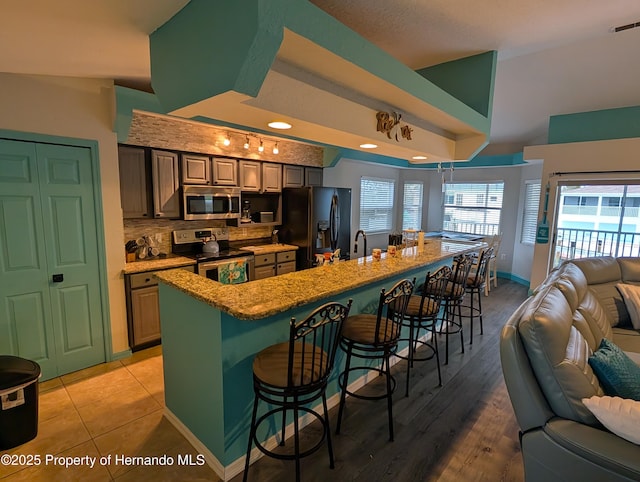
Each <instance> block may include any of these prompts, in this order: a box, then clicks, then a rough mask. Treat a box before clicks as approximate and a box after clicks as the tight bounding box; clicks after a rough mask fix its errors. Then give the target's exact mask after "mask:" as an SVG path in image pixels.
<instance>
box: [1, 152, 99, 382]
mask: <svg viewBox="0 0 640 482" xmlns="http://www.w3.org/2000/svg"><path fill="white" fill-rule="evenodd" d="M93 186H94V179H93V172H92V162H91V152H90V150H89V149H87V148H83V147H71V146H59V145H51V144H34V143H29V142H20V141H0V230H1V231H0V270H1V271H0V290H1V292H2V294H1V295H0V350H1V351H2V353H9V354H14V355H18V356H22V357H25V358H30V359H33V360H35V361H37V362H38V363H40V365H41V366H42V369H43V378H44V379H46V378H51V377H53V376H57V375H61V374H64V373H68V372H71V371H74V370H78V369H80V368H84V367H87V366H91V365H95V364H97V363H100V362H103V361H105V350H104V328H103V324H102V306H101V299H100V276H99V268H98V248H97V233H96V221H95V205H94V192H93V189H94V188H93ZM5 335H6V336H5Z"/></svg>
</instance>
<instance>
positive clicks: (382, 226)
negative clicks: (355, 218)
mask: <svg viewBox="0 0 640 482" xmlns="http://www.w3.org/2000/svg"><path fill="white" fill-rule="evenodd" d="M394 191H395V181H393V180H392V179H376V178H371V177H362V178H361V179H360V229H362V230H363V231H366V232H367V233H376V232H378V233H379V232H385V231H391V230H392V228H393V199H394Z"/></svg>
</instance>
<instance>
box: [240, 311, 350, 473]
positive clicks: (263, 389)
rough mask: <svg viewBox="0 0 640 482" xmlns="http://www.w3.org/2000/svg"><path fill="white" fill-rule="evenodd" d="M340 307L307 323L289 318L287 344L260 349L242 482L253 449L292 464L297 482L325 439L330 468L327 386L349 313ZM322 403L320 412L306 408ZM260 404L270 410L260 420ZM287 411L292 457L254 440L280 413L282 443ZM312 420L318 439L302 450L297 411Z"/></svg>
mask: <svg viewBox="0 0 640 482" xmlns="http://www.w3.org/2000/svg"><path fill="white" fill-rule="evenodd" d="M351 302H352V300H349V302H348V304H347V306H344V305H342V304H340V303H327V304H325V305H323V306H321V307H319V308H317V309H315V310H314V311H313V312H312V313H311V314H310V315H309V316H308V317H307V318H306V319H304V320H302V321H300V322H296V321H295V319H294V318H291V323H290V329H289V341H286V342H283V343H278V344H276V345H272V346H270V347H267V348H265V349H264V350H262V351H260V352H259V353H258V354H257V355H256V356H255V358H254V360H253V390H254V393H255V397H254V402H253V413H252V415H251V428H250V432H249V444H248V447H247V457H246V461H245V466H244V476H243V479H242V480H243V481H245V482H246V480H247V476H248V474H249V464H250V458H251V448H252V445H253V444H255V445H256V447H257V448H258V449H259V450H260V451H261V452H262V453H263V454H265V455H268V456H270V457H274V458H277V459H284V460H295V462H296V481H299V480H300V459H301V458H302V457H306V456H307V455H310V454H312V453H313V452H315V451H316V450H318V449H319V448H320V447H321V446H322V444H323V442H324V440H325V438H326V440H327V447H328V450H329V466H330V467H331V468H332V469H333V468H334V463H333V447H332V445H331V433H330V429H329V416H328V411H327V398H326V393H325V392H326V388H327V380H328V379H329V376H330V375H331V371H332V369H333V363H334V360H335V356H336V351H337V349H338V340H339V337H340V333H341V331H342V327H343V324H344V321H345V320H346V318H347V316H348V315H349V310H350V309H351ZM320 398H321V399H322V406H323V412H324V413H323V414H320V413H318V412H317V411H315V410H314V409H312V408H309V406H308V405H309V404H311V403H312V402H314V401H315V400H318V399H320ZM260 400H262V401H263V402H266V403H267V404H269V406H270V407H274V408H271V409H270V410H268V411H267V412H266V413H265V414H263V415H261V416H260V417H258V402H259V401H260ZM287 411H292V412H293V426H294V434H293V435H294V436H293V439H294V440H293V445H294V446H293V453H291V452H288V453H281V452H275V451H271V450H268V449H266V448H265V447H264V446H263V444H262V443H261V442H260V440H258V437H257V436H256V433H257V430H258V427H259V426H260V424H262V423H263V422H265V421H267V420H269V419H271V417H272V416H273V415H275V414H278V413H280V414H282V438H281V442H280V445H281V446H284V445H285V442H284V441H285V426H286V419H287ZM301 411H302V412H305V413H308V414H310V415H312V416H314V417H315V418H316V419H318V420H319V421H320V422H321V423H322V428H323V432H322V435H321V437H320V440H319V441H318V442H317V443H316V444H315V445H313V446H312V447H311V448H308V449H305V450H304V451H301V448H300V429H299V423H298V417H299V413H300V412H301Z"/></svg>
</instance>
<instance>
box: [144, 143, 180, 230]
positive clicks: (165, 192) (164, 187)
mask: <svg viewBox="0 0 640 482" xmlns="http://www.w3.org/2000/svg"><path fill="white" fill-rule="evenodd" d="M151 178H152V180H153V208H154V209H153V211H154V217H156V218H179V217H180V184H179V179H180V178H179V177H178V154H176V153H175V152H165V151H156V150H152V151H151Z"/></svg>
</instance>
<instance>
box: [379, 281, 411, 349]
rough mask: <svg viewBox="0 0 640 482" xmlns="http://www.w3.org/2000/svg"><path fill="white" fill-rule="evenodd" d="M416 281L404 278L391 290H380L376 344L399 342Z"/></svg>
mask: <svg viewBox="0 0 640 482" xmlns="http://www.w3.org/2000/svg"><path fill="white" fill-rule="evenodd" d="M415 282H416V280H415V278H414V279H413V281H410V280H408V279H403V280H401V281H398V282H397V283H396V284H395V285H394V286H393V287H392V288H391V289H390V290H389V291H386V292H385V290H384V289H383V290H382V291H381V292H380V302H379V304H378V317H377V320H376V332H375V344H376V345H393V344H396V343H397V342H398V339H399V338H400V330H401V329H402V320H403V318H404V316H405V313H406V312H407V305H408V304H409V299H410V298H411V293H413V286H414V285H415Z"/></svg>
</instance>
